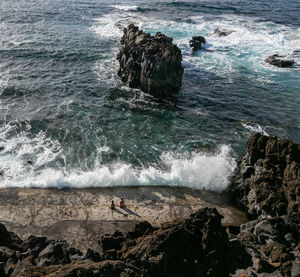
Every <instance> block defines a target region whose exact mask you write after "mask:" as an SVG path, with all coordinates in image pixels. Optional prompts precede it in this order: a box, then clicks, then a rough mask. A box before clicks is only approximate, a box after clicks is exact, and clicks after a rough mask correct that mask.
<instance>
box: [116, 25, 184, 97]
mask: <svg viewBox="0 0 300 277" xmlns="http://www.w3.org/2000/svg"><path fill="white" fill-rule="evenodd" d="M172 40H173V39H172V38H170V37H167V36H165V35H163V34H161V33H156V35H155V36H151V35H150V34H147V33H144V32H143V31H142V30H139V28H138V27H136V26H135V25H133V24H130V25H129V26H128V27H127V28H124V35H123V37H122V39H121V47H120V51H119V53H118V56H117V59H118V61H119V64H120V68H119V71H118V76H119V77H120V78H121V80H122V81H123V82H125V83H126V84H127V85H128V86H129V87H131V88H141V89H142V90H143V91H144V92H146V93H149V94H152V95H154V96H157V97H166V96H170V95H171V94H172V93H174V92H177V91H178V90H179V89H180V87H181V79H182V74H183V67H182V65H181V60H182V55H181V51H180V49H179V48H178V47H177V46H176V45H174V44H172Z"/></svg>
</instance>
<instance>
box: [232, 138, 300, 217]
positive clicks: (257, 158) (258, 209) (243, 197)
mask: <svg viewBox="0 0 300 277" xmlns="http://www.w3.org/2000/svg"><path fill="white" fill-rule="evenodd" d="M247 147H248V152H247V155H246V156H245V157H244V158H243V159H242V160H241V162H240V164H239V166H238V169H237V172H236V174H235V176H234V178H233V182H232V185H231V186H230V190H231V192H232V195H233V200H234V201H235V202H236V203H237V204H238V205H239V206H240V207H242V208H244V209H245V210H246V212H247V213H248V215H249V217H250V218H256V217H257V216H259V215H267V214H268V215H270V216H276V215H288V216H289V217H290V218H292V219H293V220H295V221H297V222H299V220H300V145H299V144H297V143H294V142H292V141H290V140H278V139H277V137H275V136H271V137H267V136H264V135H261V134H259V133H257V134H253V135H251V136H250V137H249V139H248V141H247Z"/></svg>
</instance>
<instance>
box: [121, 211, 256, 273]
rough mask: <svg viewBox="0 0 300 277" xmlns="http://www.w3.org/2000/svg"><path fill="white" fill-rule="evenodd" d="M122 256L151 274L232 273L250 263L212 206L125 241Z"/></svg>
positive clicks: (241, 247) (243, 250) (242, 248)
mask: <svg viewBox="0 0 300 277" xmlns="http://www.w3.org/2000/svg"><path fill="white" fill-rule="evenodd" d="M233 249H234V250H235V251H233ZM121 259H122V260H126V261H129V262H130V263H131V264H133V265H135V266H137V267H138V268H142V269H143V270H144V271H145V272H146V273H147V274H149V275H150V276H184V275H188V276H228V274H229V272H234V270H235V268H236V267H237V266H240V267H245V266H246V265H248V264H249V262H250V261H249V259H250V257H249V255H248V254H247V253H246V252H245V249H244V247H243V246H242V245H239V247H237V245H236V244H234V243H233V244H232V245H231V244H230V243H229V239H228V236H227V234H226V232H225V229H224V228H223V227H222V226H221V216H220V214H219V213H218V212H217V210H216V209H209V208H206V209H203V210H200V211H198V212H196V213H195V214H192V215H191V216H190V218H189V219H187V220H183V221H180V222H174V223H172V224H168V225H166V226H165V227H162V228H160V229H157V230H155V231H154V232H153V233H151V234H148V235H145V236H143V237H141V238H137V239H136V242H135V243H132V241H129V244H127V242H126V241H125V242H124V244H123V248H122V253H121ZM245 264H246V265H245Z"/></svg>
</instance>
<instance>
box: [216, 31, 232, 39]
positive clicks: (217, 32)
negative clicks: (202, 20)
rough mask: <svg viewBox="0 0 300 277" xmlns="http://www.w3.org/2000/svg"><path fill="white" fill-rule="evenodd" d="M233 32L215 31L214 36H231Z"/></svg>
mask: <svg viewBox="0 0 300 277" xmlns="http://www.w3.org/2000/svg"><path fill="white" fill-rule="evenodd" d="M233 32H234V31H225V30H220V29H217V30H216V31H214V35H215V36H218V37H226V36H229V35H230V34H232V33H233Z"/></svg>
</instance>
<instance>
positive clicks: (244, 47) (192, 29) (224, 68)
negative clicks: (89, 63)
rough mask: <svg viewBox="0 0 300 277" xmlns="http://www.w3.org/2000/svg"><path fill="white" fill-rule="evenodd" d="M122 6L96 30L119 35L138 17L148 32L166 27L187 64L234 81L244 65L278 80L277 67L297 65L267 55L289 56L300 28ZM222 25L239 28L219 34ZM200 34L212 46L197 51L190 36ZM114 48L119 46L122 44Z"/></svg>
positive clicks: (105, 35) (242, 18)
mask: <svg viewBox="0 0 300 277" xmlns="http://www.w3.org/2000/svg"><path fill="white" fill-rule="evenodd" d="M122 7H123V9H122V10H120V9H117V11H115V12H113V13H111V14H107V15H105V16H103V17H101V18H99V19H98V20H97V21H96V23H95V25H94V26H93V27H92V28H91V30H92V31H93V32H95V33H97V34H98V35H99V36H100V37H101V38H119V37H121V36H122V29H123V27H125V26H127V25H128V24H129V23H132V22H133V23H135V24H136V25H138V26H139V27H141V28H142V29H143V30H145V31H146V32H150V33H155V32H157V31H160V32H163V33H165V34H166V35H168V36H171V37H173V39H174V43H175V44H177V45H178V46H179V47H180V48H181V50H182V53H183V62H184V65H185V67H186V68H187V70H188V68H189V67H192V68H199V69H200V70H205V71H209V72H212V73H214V74H216V75H217V76H220V77H225V78H228V79H229V81H230V79H231V78H232V74H234V73H237V74H240V73H241V69H242V70H243V69H244V70H249V71H251V72H253V73H255V74H256V75H257V76H258V78H257V80H256V81H257V82H260V83H263V84H265V83H266V82H274V81H278V78H276V72H290V71H291V69H288V68H277V67H275V66H271V65H269V64H267V63H265V62H264V60H265V59H266V58H267V57H268V56H270V55H272V54H275V53H279V54H283V55H287V56H288V55H290V54H292V52H293V51H294V50H297V49H298V48H299V45H300V36H299V33H300V28H297V27H291V26H285V25H281V24H276V23H273V22H261V21H260V20H258V19H257V18H254V17H245V16H244V15H243V16H239V15H232V14H230V15H226V14H224V15H222V16H218V18H217V19H216V20H207V19H206V18H205V17H204V16H202V15H199V16H194V17H191V18H190V19H191V20H192V21H193V23H195V24H191V23H187V22H176V21H172V20H164V19H157V18H151V20H149V18H146V17H145V16H144V15H142V14H140V13H137V12H131V9H130V8H129V7H127V6H122ZM131 7H132V6H131ZM134 8H135V7H132V9H134ZM216 29H220V30H230V31H233V32H232V33H231V34H230V35H229V36H225V37H218V36H215V35H214V31H215V30H216ZM195 35H203V36H204V37H205V38H206V40H207V44H206V45H204V48H206V49H207V50H208V51H200V52H198V53H196V54H193V55H192V51H191V49H190V47H189V46H188V42H189V40H190V38H191V37H192V36H195ZM112 51H115V52H117V49H112ZM114 54H116V53H114ZM114 56H115V55H114ZM293 58H294V59H295V62H296V65H295V66H294V68H293V71H294V72H295V74H297V72H296V71H299V70H300V57H299V58H297V57H293ZM274 73H275V76H274ZM255 74H254V75H255ZM291 74H293V73H291ZM263 76H266V77H265V78H263Z"/></svg>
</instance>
